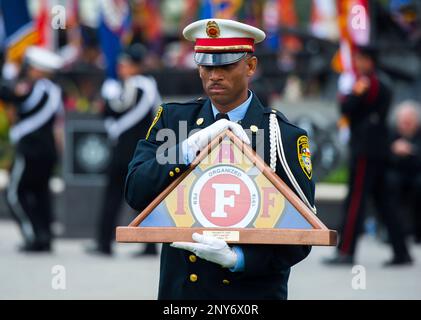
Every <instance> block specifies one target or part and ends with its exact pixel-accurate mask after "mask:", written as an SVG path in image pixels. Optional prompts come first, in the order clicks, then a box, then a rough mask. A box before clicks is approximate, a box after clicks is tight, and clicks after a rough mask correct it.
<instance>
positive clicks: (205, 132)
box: [182, 119, 250, 164]
mask: <svg viewBox="0 0 421 320" xmlns="http://www.w3.org/2000/svg"><path fill="white" fill-rule="evenodd" d="M228 128H229V129H231V131H232V132H233V133H234V134H235V135H236V136H237V137H238V138H240V139H241V140H243V141H244V142H245V143H247V144H250V140H249V138H248V136H247V134H246V132H245V131H244V129H243V127H242V126H240V125H239V124H238V123H235V122H232V121H229V120H227V119H221V120H218V121H216V122H215V123H213V124H212V125H210V126H209V127H207V128H205V129H202V130H200V131H198V132H196V133H195V134H193V135H192V136H191V137H189V138H187V139H186V140H184V141H183V144H182V150H183V154H184V159H185V160H186V162H187V164H190V163H191V162H192V161H193V159H194V158H195V157H196V155H197V153H198V152H199V151H201V150H202V149H203V148H205V147H206V146H207V145H208V144H209V142H211V141H212V139H213V138H215V137H216V136H217V135H219V134H220V133H221V132H223V131H224V130H226V129H228Z"/></svg>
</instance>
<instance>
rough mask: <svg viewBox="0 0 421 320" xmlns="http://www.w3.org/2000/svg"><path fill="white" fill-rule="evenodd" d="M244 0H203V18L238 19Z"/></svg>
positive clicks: (201, 15)
mask: <svg viewBox="0 0 421 320" xmlns="http://www.w3.org/2000/svg"><path fill="white" fill-rule="evenodd" d="M242 5H243V0H202V7H201V14H200V17H201V19H209V18H218V19H234V20H235V19H237V18H238V13H239V11H240V9H241V7H242Z"/></svg>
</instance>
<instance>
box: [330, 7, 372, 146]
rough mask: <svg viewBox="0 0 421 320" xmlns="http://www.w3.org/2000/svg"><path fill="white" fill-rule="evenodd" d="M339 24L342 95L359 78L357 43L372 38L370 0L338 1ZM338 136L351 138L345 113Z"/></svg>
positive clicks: (338, 64)
mask: <svg viewBox="0 0 421 320" xmlns="http://www.w3.org/2000/svg"><path fill="white" fill-rule="evenodd" d="M337 10H338V25H339V35H340V40H339V50H338V52H337V54H336V55H335V57H334V58H333V61H332V67H333V69H334V70H335V71H336V72H338V73H341V75H340V77H339V80H338V91H339V96H340V97H341V96H344V95H347V94H349V93H351V91H352V88H353V86H354V83H355V80H356V74H355V69H354V65H353V56H354V54H355V48H356V46H357V45H367V44H368V43H369V41H370V12H369V3H368V0H342V1H337ZM338 128H339V139H340V141H341V142H342V143H343V144H346V143H347V142H348V140H349V136H350V134H349V130H350V129H349V119H348V118H347V117H345V116H342V117H341V118H340V119H339V121H338Z"/></svg>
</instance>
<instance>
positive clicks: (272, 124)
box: [125, 19, 314, 299]
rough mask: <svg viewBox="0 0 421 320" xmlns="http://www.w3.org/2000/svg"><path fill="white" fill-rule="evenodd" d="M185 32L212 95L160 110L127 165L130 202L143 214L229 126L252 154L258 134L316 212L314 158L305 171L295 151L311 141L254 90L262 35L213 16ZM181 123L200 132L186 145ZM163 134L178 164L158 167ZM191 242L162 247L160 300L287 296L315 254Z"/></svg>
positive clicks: (268, 156)
mask: <svg viewBox="0 0 421 320" xmlns="http://www.w3.org/2000/svg"><path fill="white" fill-rule="evenodd" d="M183 34H184V37H185V38H187V39H188V40H191V41H195V42H196V44H195V61H196V63H197V64H198V65H199V74H200V77H201V79H202V84H203V88H204V90H205V92H206V94H207V95H208V98H205V99H198V100H195V101H191V102H188V103H169V104H165V105H162V106H161V107H160V108H159V110H158V113H157V114H156V116H155V119H154V121H153V123H152V125H151V127H150V129H149V132H148V135H147V137H146V139H145V140H141V141H140V142H139V143H138V146H137V149H136V152H135V155H134V158H133V160H132V161H131V163H130V165H129V173H128V176H127V180H126V190H125V196H126V200H127V202H128V203H129V204H130V205H131V206H132V207H133V208H135V209H137V210H142V209H144V208H145V207H146V206H147V205H148V204H149V203H150V202H151V201H152V200H153V199H154V198H155V197H156V196H157V195H158V194H159V193H160V192H161V191H162V190H163V189H164V188H165V187H167V186H168V185H169V184H170V183H171V182H172V181H173V180H174V179H176V178H177V177H179V176H180V174H182V173H183V172H184V171H185V170H186V169H187V168H188V167H189V164H190V163H191V162H192V161H193V159H194V158H195V156H196V155H197V153H198V152H199V151H200V150H201V149H203V148H204V147H206V145H207V144H208V142H209V141H210V139H212V138H214V137H216V136H217V135H218V134H219V133H221V132H222V131H224V130H225V129H228V128H229V129H231V130H232V132H233V133H234V134H235V135H236V136H238V137H239V138H240V139H241V140H243V141H244V142H246V143H251V146H252V147H253V148H254V149H256V136H257V135H258V134H263V135H264V141H265V146H270V147H268V148H266V149H265V150H264V154H261V156H262V157H264V160H265V161H266V162H267V163H269V162H270V164H271V167H272V169H273V170H274V171H275V172H276V173H277V174H278V175H279V176H280V177H281V178H282V179H283V180H284V181H285V182H286V183H287V184H288V185H289V186H290V187H291V188H292V190H295V191H296V192H297V193H298V194H299V196H300V197H301V198H302V199H303V201H305V202H306V203H307V204H308V205H309V206H310V207H312V206H313V201H314V184H313V182H312V181H311V175H312V172H311V163H310V159H309V157H308V161H307V162H308V163H309V164H310V165H309V166H304V165H303V164H302V163H303V162H302V161H301V160H302V159H301V156H304V155H303V154H300V153H301V152H300V151H297V150H299V149H300V148H298V147H297V145H298V144H299V143H300V142H299V141H301V140H305V141H306V143H307V144H308V139H307V135H306V132H305V131H304V130H302V129H300V128H298V127H296V126H294V125H292V124H290V123H289V122H288V121H287V119H286V118H285V117H284V116H283V115H282V114H281V113H279V112H277V111H275V110H272V109H270V108H265V107H264V106H262V104H261V103H260V101H259V99H258V98H257V97H256V95H255V94H254V93H253V92H251V91H250V90H248V83H249V80H250V78H251V77H252V76H253V74H254V73H255V70H256V66H257V58H256V57H254V56H253V51H254V46H255V43H258V42H261V41H263V39H264V38H265V34H264V32H263V31H261V30H259V29H257V28H254V27H251V26H249V25H245V24H242V23H239V22H236V21H231V20H222V19H210V20H201V21H197V22H194V23H192V24H190V25H189V26H187V27H186V28H185V29H184V31H183ZM183 122H184V124H185V122H186V123H187V128H188V130H189V131H191V130H195V133H194V134H191V135H190V136H189V137H188V138H187V139H185V140H183V139H184V138H183V137H181V136H180V134H179V127H181V125H182V123H183ZM161 129H170V130H172V132H174V133H175V134H176V135H177V139H178V141H177V142H176V143H175V145H174V146H172V147H171V148H172V149H169V150H168V153H170V152H172V151H174V150H175V152H174V154H177V157H180V159H177V161H175V162H176V163H167V164H160V163H162V162H161V161H160V156H161V155H162V152H163V151H160V150H161V149H162V148H159V147H160V145H162V144H163V141H161V140H162V139H160V135H159V132H160V130H161ZM270 129H271V132H272V133H273V134H272V135H271V139H269V131H270ZM245 130H247V131H249V132H250V135H249V136H248V135H247V134H246V132H245ZM281 135H282V138H281ZM180 140H181V141H180ZM269 140H272V141H271V143H270V142H269ZM279 142H281V144H282V145H283V150H284V151H285V154H284V155H285V157H282V159H277V154H279V152H277V151H279V149H278V150H277V148H279V146H280V144H279ZM180 149H181V150H180ZM180 151H181V152H180ZM160 152H161V153H160ZM164 152H165V151H164ZM284 160H286V161H284ZM193 240H194V242H185V243H180V242H179V243H173V244H172V245H167V244H164V245H163V248H162V253H161V273H160V283H159V294H158V298H159V299H286V298H287V283H288V278H289V274H290V267H291V266H293V265H295V264H296V263H298V262H299V261H301V260H303V259H304V258H305V257H306V256H307V255H308V254H309V252H310V247H309V246H287V245H238V246H228V245H227V243H226V242H225V241H223V240H219V239H216V238H214V237H207V236H203V235H201V234H194V235H193Z"/></svg>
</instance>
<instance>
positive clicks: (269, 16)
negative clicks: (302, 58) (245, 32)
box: [263, 0, 280, 50]
mask: <svg viewBox="0 0 421 320" xmlns="http://www.w3.org/2000/svg"><path fill="white" fill-rule="evenodd" d="M278 4H279V3H278V0H268V1H266V3H265V6H264V9H263V29H264V30H265V32H266V40H265V44H266V46H267V47H269V48H270V49H272V50H277V49H278V48H279V46H280V42H279V7H278Z"/></svg>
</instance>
